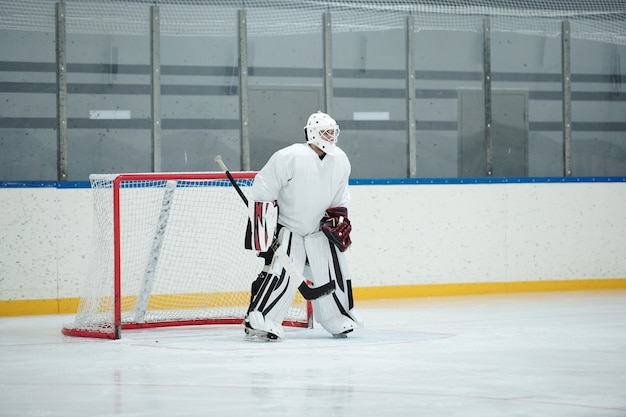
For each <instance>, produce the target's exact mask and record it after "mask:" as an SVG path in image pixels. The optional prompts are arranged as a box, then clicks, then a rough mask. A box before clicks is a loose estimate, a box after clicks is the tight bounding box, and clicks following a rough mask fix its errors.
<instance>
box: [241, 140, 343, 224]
mask: <svg viewBox="0 0 626 417" xmlns="http://www.w3.org/2000/svg"><path fill="white" fill-rule="evenodd" d="M350 171H351V166H350V161H349V160H348V157H347V155H346V154H345V152H343V151H342V150H341V149H339V148H337V150H336V152H335V154H334V155H326V156H325V157H324V159H320V158H319V156H318V155H317V153H315V151H314V150H313V149H311V147H310V146H309V145H308V144H306V143H296V144H293V145H291V146H288V147H286V148H283V149H281V150H279V151H277V152H276V153H274V155H272V157H271V158H270V159H269V160H268V161H267V163H266V164H265V166H264V167H263V168H262V169H261V171H259V173H258V174H257V175H256V177H255V179H254V183H253V184H252V187H251V190H250V199H251V200H254V201H274V200H276V201H278V212H279V214H278V223H279V224H281V225H283V226H285V227H287V228H289V229H290V230H291V231H293V232H294V233H297V234H299V235H301V236H306V235H308V234H311V233H314V232H316V231H318V230H319V222H320V220H321V219H322V216H323V215H324V212H325V211H326V209H327V208H329V207H335V206H345V207H347V206H348V203H349V201H350V191H349V189H348V179H349V177H350Z"/></svg>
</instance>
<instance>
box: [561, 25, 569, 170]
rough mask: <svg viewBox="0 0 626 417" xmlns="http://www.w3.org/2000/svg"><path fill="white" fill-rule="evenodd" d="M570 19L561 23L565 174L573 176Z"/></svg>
mask: <svg viewBox="0 0 626 417" xmlns="http://www.w3.org/2000/svg"><path fill="white" fill-rule="evenodd" d="M570 48H571V46H570V25H569V20H564V21H563V22H562V24H561V71H562V87H563V176H564V177H571V176H572V80H571V78H572V77H571V76H572V74H571V49H570Z"/></svg>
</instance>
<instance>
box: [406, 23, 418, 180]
mask: <svg viewBox="0 0 626 417" xmlns="http://www.w3.org/2000/svg"><path fill="white" fill-rule="evenodd" d="M414 24H415V20H414V18H413V16H407V19H406V92H407V98H406V120H407V131H408V132H407V133H408V155H407V156H408V158H409V160H408V168H409V169H408V171H409V172H408V176H409V178H415V177H416V176H417V139H416V137H415V135H416V134H415V62H414V57H413V48H414V37H415V32H414Z"/></svg>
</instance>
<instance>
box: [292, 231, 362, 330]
mask: <svg viewBox="0 0 626 417" xmlns="http://www.w3.org/2000/svg"><path fill="white" fill-rule="evenodd" d="M304 245H305V248H306V254H307V258H308V260H309V266H310V268H311V271H310V272H311V281H312V282H313V285H314V286H316V287H317V286H320V285H323V284H326V283H327V282H329V281H331V280H334V281H336V289H335V292H334V293H332V294H330V295H329V296H326V297H321V298H319V299H317V300H313V301H312V303H313V314H314V316H315V319H316V320H317V321H318V323H319V324H320V325H321V326H322V327H323V328H324V329H326V331H328V332H329V333H331V334H333V335H340V334H344V335H345V334H346V333H348V332H350V331H352V330H354V329H356V328H358V327H361V326H362V325H363V321H362V320H361V317H360V316H359V314H358V313H357V312H356V310H355V309H354V299H353V297H352V281H351V280H350V275H349V271H348V266H347V261H346V258H345V254H344V253H342V252H340V251H339V250H337V248H336V247H335V246H334V245H332V244H330V242H329V240H328V239H327V238H326V236H325V235H324V234H323V233H322V232H317V233H313V234H312V235H309V236H306V237H305V238H304Z"/></svg>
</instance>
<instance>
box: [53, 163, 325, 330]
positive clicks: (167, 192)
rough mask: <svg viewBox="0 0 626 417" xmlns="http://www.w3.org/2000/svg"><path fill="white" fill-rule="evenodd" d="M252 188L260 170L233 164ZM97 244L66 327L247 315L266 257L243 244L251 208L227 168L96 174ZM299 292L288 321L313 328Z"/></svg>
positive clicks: (221, 320) (226, 320)
mask: <svg viewBox="0 0 626 417" xmlns="http://www.w3.org/2000/svg"><path fill="white" fill-rule="evenodd" d="M231 174H232V176H233V177H234V179H235V180H236V181H237V184H238V185H239V187H240V188H241V190H242V191H243V192H244V193H246V194H247V192H248V190H249V187H250V185H251V184H252V181H253V179H254V176H255V174H256V173H254V172H233V173H231ZM90 182H91V189H92V196H93V224H94V228H93V251H92V257H91V260H90V266H89V271H88V274H87V275H86V276H85V278H84V280H83V282H82V286H81V294H80V301H79V306H78V310H77V312H76V316H75V319H74V323H71V324H66V325H64V326H63V329H62V333H63V334H65V335H67V336H79V337H95V338H108V339H119V338H120V337H121V332H122V330H125V329H141V328H151V327H166V326H186V325H198V324H203V325H208V324H240V323H242V321H243V317H244V315H245V313H246V311H247V307H248V304H249V301H250V285H251V283H252V281H253V280H254V279H255V278H256V276H257V274H258V273H259V272H260V270H261V268H262V266H263V260H262V259H261V258H259V257H257V256H256V253H254V252H253V251H249V250H246V249H245V248H244V233H245V227H246V222H247V210H246V207H245V205H244V204H243V203H242V201H241V199H240V197H239V195H237V192H236V191H235V189H234V187H233V186H232V184H231V183H230V181H229V180H228V178H227V177H226V175H225V174H224V173H145V174H117V175H116V174H94V175H91V176H90ZM312 316H313V315H312V308H311V303H310V302H308V301H306V300H305V299H304V298H303V297H302V296H301V295H300V294H297V295H296V297H295V298H294V300H293V303H292V306H291V308H290V310H289V312H288V314H287V317H286V318H285V322H284V323H283V324H284V325H286V326H296V327H312V325H313V317H312Z"/></svg>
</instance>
